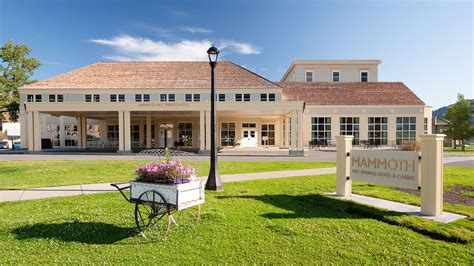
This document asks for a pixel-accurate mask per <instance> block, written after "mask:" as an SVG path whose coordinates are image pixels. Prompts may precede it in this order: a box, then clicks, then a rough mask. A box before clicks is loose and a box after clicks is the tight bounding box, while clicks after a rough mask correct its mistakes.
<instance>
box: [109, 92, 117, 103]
mask: <svg viewBox="0 0 474 266" xmlns="http://www.w3.org/2000/svg"><path fill="white" fill-rule="evenodd" d="M110 102H113V103H115V102H117V94H110Z"/></svg>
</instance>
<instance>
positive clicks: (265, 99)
mask: <svg viewBox="0 0 474 266" xmlns="http://www.w3.org/2000/svg"><path fill="white" fill-rule="evenodd" d="M260 101H261V102H266V101H267V94H266V93H261V94H260Z"/></svg>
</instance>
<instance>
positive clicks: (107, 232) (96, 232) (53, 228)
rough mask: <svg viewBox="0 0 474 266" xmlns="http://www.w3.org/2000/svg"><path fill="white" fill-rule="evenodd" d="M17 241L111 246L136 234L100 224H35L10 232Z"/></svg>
mask: <svg viewBox="0 0 474 266" xmlns="http://www.w3.org/2000/svg"><path fill="white" fill-rule="evenodd" d="M12 232H13V233H14V234H15V235H16V238H17V239H19V240H22V239H30V238H44V239H51V238H54V239H58V240H61V241H64V242H79V243H84V244H113V243H115V242H118V241H120V240H123V239H125V238H129V237H131V236H133V235H134V234H136V231H135V228H123V227H118V226H116V225H113V224H106V223H102V222H79V221H74V222H65V223H60V224H55V223H51V224H45V223H37V224H32V225H25V226H22V227H18V228H16V229H14V230H13V231H12Z"/></svg>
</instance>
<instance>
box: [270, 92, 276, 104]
mask: <svg viewBox="0 0 474 266" xmlns="http://www.w3.org/2000/svg"><path fill="white" fill-rule="evenodd" d="M275 98H276V97H275V93H269V94H268V101H270V102H274V101H275Z"/></svg>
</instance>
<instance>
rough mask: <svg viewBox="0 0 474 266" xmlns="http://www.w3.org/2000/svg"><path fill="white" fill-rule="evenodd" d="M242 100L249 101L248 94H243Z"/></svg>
mask: <svg viewBox="0 0 474 266" xmlns="http://www.w3.org/2000/svg"><path fill="white" fill-rule="evenodd" d="M244 102H250V94H248V93H246V94H244Z"/></svg>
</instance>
